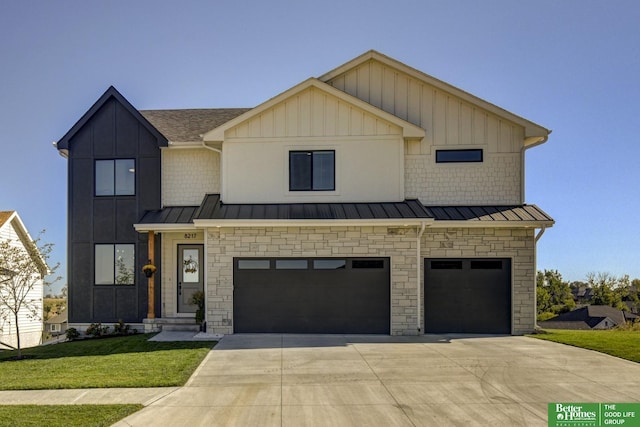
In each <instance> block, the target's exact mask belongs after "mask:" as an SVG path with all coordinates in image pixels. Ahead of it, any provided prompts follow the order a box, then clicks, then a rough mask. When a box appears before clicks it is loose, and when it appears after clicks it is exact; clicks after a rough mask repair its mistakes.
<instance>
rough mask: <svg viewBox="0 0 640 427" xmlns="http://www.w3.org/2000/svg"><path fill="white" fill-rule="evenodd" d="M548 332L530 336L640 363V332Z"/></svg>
mask: <svg viewBox="0 0 640 427" xmlns="http://www.w3.org/2000/svg"><path fill="white" fill-rule="evenodd" d="M546 332H547V333H546V334H535V335H530V336H531V337H533V338H538V339H541V340H548V341H554V342H558V343H562V344H568V345H572V346H575V347H582V348H587V349H589V350H595V351H599V352H601V353H606V354H610V355H611V356H616V357H620V358H622V359H627V360H631V361H633V362H638V363H640V331H633V330H626V331H625V330H615V329H611V330H606V331H597V330H596V331H594V330H592V331H571V330H564V329H547V330H546Z"/></svg>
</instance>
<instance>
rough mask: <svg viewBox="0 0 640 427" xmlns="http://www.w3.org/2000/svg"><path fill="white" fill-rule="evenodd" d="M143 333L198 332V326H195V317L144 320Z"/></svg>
mask: <svg viewBox="0 0 640 427" xmlns="http://www.w3.org/2000/svg"><path fill="white" fill-rule="evenodd" d="M143 323H144V326H145V332H160V331H171V332H195V333H197V332H199V331H200V325H198V324H196V320H195V317H160V318H155V319H144V320H143Z"/></svg>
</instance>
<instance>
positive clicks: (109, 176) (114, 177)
mask: <svg viewBox="0 0 640 427" xmlns="http://www.w3.org/2000/svg"><path fill="white" fill-rule="evenodd" d="M135 194H136V162H135V160H133V159H116V160H96V196H133V195H135Z"/></svg>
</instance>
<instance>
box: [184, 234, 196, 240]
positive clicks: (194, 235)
mask: <svg viewBox="0 0 640 427" xmlns="http://www.w3.org/2000/svg"><path fill="white" fill-rule="evenodd" d="M196 237H197V233H184V238H185V239H195V238H196Z"/></svg>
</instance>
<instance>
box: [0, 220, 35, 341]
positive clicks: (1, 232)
mask: <svg viewBox="0 0 640 427" xmlns="http://www.w3.org/2000/svg"><path fill="white" fill-rule="evenodd" d="M0 241H3V242H9V243H10V245H12V246H15V247H18V248H22V249H23V250H24V251H25V253H26V249H25V248H26V247H28V246H29V245H32V244H33V243H32V242H33V241H32V239H31V237H30V236H29V233H28V232H27V229H26V228H25V226H24V224H23V223H22V220H21V219H20V217H19V216H18V213H17V212H15V211H0ZM35 262H37V263H42V260H41V259H37V260H35ZM42 271H46V265H44V264H43V265H42ZM2 286H3V285H2V283H0V287H2ZM43 288H44V285H43V278H42V276H41V275H39V276H38V278H37V280H36V284H35V286H33V288H32V289H30V290H29V292H28V293H27V294H26V296H25V298H24V299H25V300H27V301H32V303H31V304H32V305H34V306H35V309H36V313H35V315H34V314H33V313H32V312H31V311H30V310H27V309H23V310H21V311H20V312H19V317H18V322H19V329H20V346H21V347H22V348H25V347H33V346H36V345H39V344H40V343H41V342H42V331H43V312H42V309H43V292H44V289H43ZM2 310H3V309H2V308H1V307H0V312H2ZM5 313H6V312H5ZM16 345H17V339H16V325H15V320H14V317H13V316H11V315H6V316H4V318H3V317H0V348H9V347H15V346H16Z"/></svg>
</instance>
